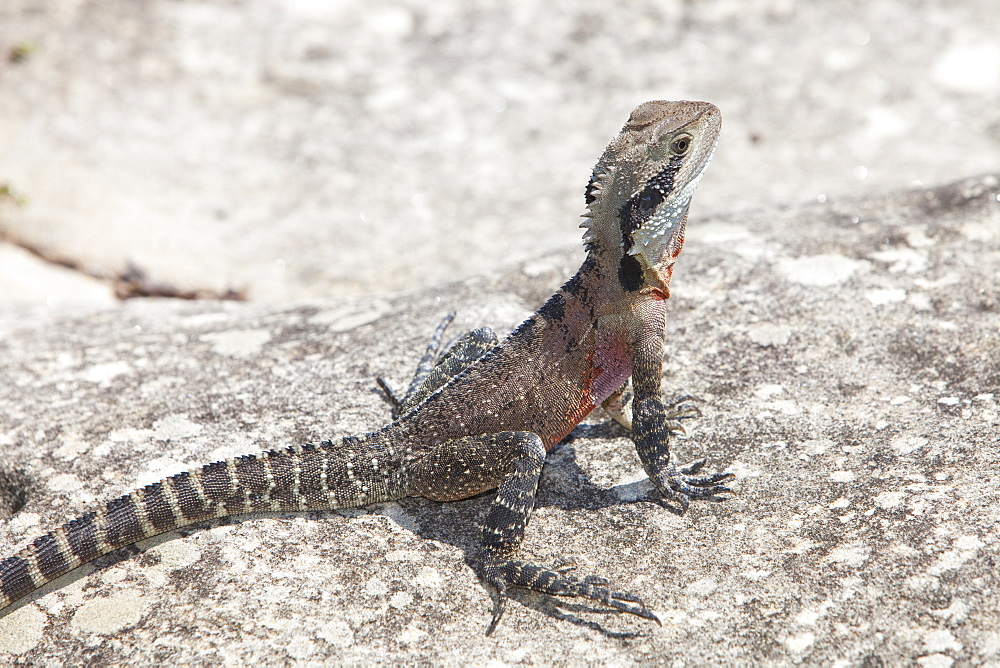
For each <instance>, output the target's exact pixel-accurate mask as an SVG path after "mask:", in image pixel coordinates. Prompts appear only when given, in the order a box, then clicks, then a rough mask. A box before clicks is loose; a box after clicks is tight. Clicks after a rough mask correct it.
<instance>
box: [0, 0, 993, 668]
mask: <svg viewBox="0 0 1000 668" xmlns="http://www.w3.org/2000/svg"><path fill="white" fill-rule="evenodd" d="M994 5H995V3H992V2H989V1H986V0H984V1H982V2H965V1H963V2H949V3H917V2H912V3H910V2H865V3H862V2H858V3H796V2H792V1H790V0H784V1H775V2H722V1H719V2H692V3H667V2H660V3H654V2H633V3H588V2H565V3H558V2H555V3H553V2H547V3H533V2H523V3H504V4H501V3H496V4H488V3H479V4H476V3H457V2H454V3H453V2H438V3H434V4H430V3H417V2H412V3H407V2H364V3H362V2H336V3H326V2H309V1H307V0H298V1H295V2H264V1H263V0H254V1H251V2H243V3H234V2H224V1H221V0H219V1H214V2H200V3H199V2H186V1H169V2H168V1H166V0H149V1H145V2H66V1H58V2H28V1H26V0H6V1H5V2H4V3H3V4H2V5H0V188H2V189H3V190H2V192H5V193H10V194H9V195H0V233H2V234H3V236H4V238H5V239H7V242H6V243H4V242H0V379H3V382H2V383H0V449H2V450H0V452H2V456H0V478H2V484H0V497H2V500H3V502H4V503H3V504H2V505H3V506H6V510H2V509H0V515H2V516H3V518H4V519H6V521H5V522H3V523H2V525H0V554H7V553H9V552H10V551H12V550H15V549H17V548H18V547H20V546H22V545H23V544H25V543H26V542H28V541H30V540H31V538H32V537H33V536H35V535H37V534H38V533H39V532H41V531H43V530H44V529H45V528H47V527H51V526H52V525H53V524H55V523H57V522H61V521H65V520H66V519H68V518H69V517H71V516H73V515H75V514H77V513H78V512H79V511H80V510H82V509H84V507H85V506H86V505H87V504H89V503H95V502H98V501H100V500H103V499H106V498H108V497H109V496H112V495H116V494H120V493H124V492H127V491H129V490H130V489H132V488H134V487H135V486H137V485H141V484H144V483H147V482H151V481H153V480H155V479H157V478H159V477H162V476H164V475H167V474H170V473H173V472H176V471H178V470H181V469H183V468H185V467H189V466H193V465H197V464H200V463H203V462H205V461H208V460H212V459H217V458H220V457H225V456H231V455H235V454H240V453H243V452H246V451H253V450H257V449H261V448H265V447H280V446H284V445H290V444H292V443H296V442H303V441H307V440H316V439H319V438H322V437H325V436H329V435H333V434H343V433H349V432H356V431H361V430H364V429H368V428H371V427H372V426H375V425H377V424H379V423H380V422H381V421H382V420H384V419H385V417H386V413H387V411H386V407H385V406H384V404H383V403H382V402H381V401H380V399H379V397H378V394H377V393H376V392H375V389H374V384H373V382H372V379H373V377H374V376H376V375H385V376H388V377H389V378H391V379H392V380H393V381H394V382H395V383H396V384H402V383H403V382H404V379H405V377H406V374H407V373H408V371H409V370H410V369H411V367H412V365H413V364H414V362H415V359H416V357H417V356H418V351H419V350H420V349H421V347H422V343H423V341H424V339H425V337H426V334H427V332H429V331H430V330H431V329H432V328H433V326H434V324H435V323H436V321H437V320H438V318H439V317H440V316H441V315H442V314H443V313H444V312H445V311H446V310H448V309H450V308H456V309H457V310H458V312H459V318H458V322H457V323H456V327H458V328H470V327H473V326H479V325H481V324H489V325H491V326H493V327H495V328H497V329H498V330H506V329H509V328H510V327H512V326H513V325H515V324H516V323H517V322H518V321H519V320H520V318H522V317H523V316H524V315H525V314H527V313H528V312H530V311H531V310H532V309H534V308H535V307H536V306H537V305H538V304H539V303H540V301H541V300H542V299H544V297H545V296H547V295H548V294H549V293H550V292H551V290H552V289H553V288H554V287H556V286H557V285H558V284H559V283H560V282H561V281H562V280H564V279H565V278H566V277H567V276H568V275H569V274H570V273H571V272H572V271H573V269H574V268H575V266H576V265H577V264H578V263H579V261H580V258H581V256H582V254H581V252H580V250H579V245H578V239H579V232H580V231H579V230H578V229H577V228H576V224H577V220H578V219H577V215H578V214H579V213H580V211H581V210H582V192H583V186H584V184H585V183H586V180H587V177H588V175H589V170H590V168H591V166H592V164H593V162H594V161H595V160H596V158H597V156H598V155H599V153H600V151H601V150H602V149H603V147H604V145H605V143H606V142H607V140H608V139H609V138H610V137H611V136H613V135H614V134H615V132H616V131H617V130H618V128H619V127H620V126H621V124H622V123H623V122H624V120H625V118H626V116H627V114H628V111H629V110H630V109H631V108H632V107H633V106H634V105H635V104H637V103H638V102H640V101H642V100H645V99H650V98H691V99H706V100H710V101H712V102H714V103H716V104H717V105H718V106H719V107H720V108H721V109H722V111H723V116H724V128H723V140H722V143H721V144H720V147H719V150H718V151H717V154H716V159H715V162H714V163H713V165H712V167H711V169H710V170H709V172H708V175H707V176H706V179H705V181H704V182H703V184H702V186H701V188H700V190H699V194H698V195H697V196H696V199H695V202H694V206H693V212H692V215H693V218H692V221H691V225H690V233H689V236H688V244H687V248H686V249H685V252H684V254H683V255H682V256H681V258H680V263H679V264H678V269H677V272H676V274H675V281H674V286H673V298H672V299H671V302H670V314H671V320H670V323H671V325H670V327H671V332H670V336H671V338H670V345H669V349H670V353H669V359H668V364H667V376H666V379H665V388H666V389H667V391H675V390H676V391H686V392H691V393H693V394H696V395H698V396H699V397H700V398H701V401H702V409H703V411H704V413H705V415H704V417H703V419H701V420H700V421H699V423H698V424H697V425H696V429H695V430H694V432H693V434H692V437H691V438H690V439H687V440H683V441H680V442H679V443H678V445H677V447H676V449H675V451H676V455H677V457H678V459H680V460H687V459H693V458H697V457H709V458H710V460H711V462H712V465H713V466H718V467H723V468H726V469H728V470H732V471H734V472H736V473H737V474H738V476H739V477H738V479H737V483H736V488H737V491H738V495H737V496H736V497H735V498H733V499H730V500H728V501H726V502H725V503H721V504H698V505H696V506H694V507H692V509H691V511H690V512H689V513H688V514H687V515H685V516H683V517H678V516H676V515H673V514H671V513H669V512H667V511H665V510H664V509H662V508H660V507H658V506H655V505H653V504H649V503H648V502H644V501H642V500H641V498H642V496H643V494H645V492H646V491H648V485H647V483H646V482H645V481H644V479H643V474H642V471H641V467H639V464H638V461H637V459H636V457H635V455H634V449H633V448H632V446H631V445H630V443H629V441H628V439H627V438H626V437H625V435H624V434H623V433H621V432H620V431H617V430H616V428H614V427H613V426H611V425H609V424H608V423H606V422H604V421H602V419H601V416H595V418H594V419H592V420H591V421H589V422H588V423H587V424H585V425H583V426H582V427H580V428H579V429H578V430H577V431H575V432H574V434H573V436H572V437H571V438H570V440H569V442H568V443H566V444H564V445H561V446H559V447H558V448H557V449H555V450H554V451H553V452H552V454H551V456H550V460H551V461H550V463H549V465H548V466H547V467H546V470H545V473H544V477H543V482H542V492H541V498H540V501H539V508H538V511H537V512H536V516H535V518H534V519H533V521H532V524H531V526H530V530H529V535H528V539H527V543H526V549H527V550H528V552H529V553H530V554H532V555H533V556H535V557H537V558H538V559H540V560H542V561H552V560H555V559H558V558H560V557H562V556H573V557H575V558H576V559H577V560H578V562H579V564H580V569H581V572H584V573H589V572H596V573H600V574H603V575H606V576H608V577H610V578H611V579H612V581H613V582H615V583H616V584H618V585H620V586H622V587H623V588H628V589H635V590H637V591H640V592H641V593H642V594H643V595H644V596H645V597H646V599H647V601H649V602H650V604H651V605H653V607H654V608H655V609H657V610H658V611H659V612H660V613H661V616H662V618H663V620H664V626H663V628H658V627H655V626H651V625H649V624H648V623H646V622H643V621H642V620H636V619H630V618H627V617H622V616H619V615H609V614H603V613H602V611H600V610H599V609H594V608H592V607H589V606H580V605H577V604H574V603H572V602H562V603H560V604H558V605H557V604H556V603H554V602H552V601H549V600H546V599H544V598H542V597H535V596H530V595H523V596H520V597H519V598H518V599H517V601H516V602H515V603H514V604H512V605H511V606H510V609H509V611H508V616H507V618H506V619H505V620H504V623H503V625H502V626H501V628H500V629H499V630H498V633H497V635H496V637H494V638H485V637H483V635H482V632H483V630H484V628H485V624H486V622H487V620H488V614H489V599H488V596H487V594H486V592H485V590H484V589H483V588H482V586H481V585H480V584H479V583H478V581H477V580H476V579H475V577H474V575H473V574H472V572H471V570H470V569H469V568H468V567H467V566H466V565H465V564H464V563H463V561H464V560H465V559H468V558H470V557H472V556H474V553H475V546H476V542H477V530H476V528H475V524H476V522H477V521H478V520H479V519H480V518H481V516H482V513H483V511H484V510H485V507H486V503H487V499H485V498H477V499H472V500H469V501H465V502H461V503H457V504H447V505H439V504H434V503H430V502H426V501H421V500H407V501H404V502H401V503H398V504H385V505H384V506H379V507H376V508H370V509H363V510H358V511H351V512H341V513H328V514H318V515H311V514H290V515H280V516H278V515H276V516H269V517H264V518H259V517H258V518H253V519H246V520H242V521H230V522H222V523H218V525H213V526H212V527H211V528H205V527H200V528H197V529H195V530H193V531H185V532H184V533H185V536H186V537H183V538H182V537H178V536H177V535H176V534H171V535H168V536H166V537H163V538H158V539H154V540H152V541H147V542H145V543H143V544H142V545H141V546H140V547H139V549H138V550H134V551H130V552H125V553H124V554H119V555H113V556H109V557H107V558H105V559H102V560H99V561H98V562H97V564H95V565H94V566H88V567H84V568H82V569H78V571H76V572H74V573H73V574H70V575H68V576H66V577H65V578H63V579H61V580H60V581H59V582H57V583H56V586H52V587H48V588H46V589H44V590H43V592H42V595H41V596H35V597H32V598H29V599H28V600H27V601H26V602H24V603H22V604H21V605H20V606H19V607H17V608H16V609H15V610H13V611H12V612H10V613H9V614H7V615H6V616H4V617H3V618H0V660H2V661H7V662H25V663H59V662H67V661H68V662H75V663H101V664H104V663H114V662H130V663H163V662H167V661H170V662H180V663H183V662H191V663H213V664H217V663H231V664H240V663H248V662H258V663H259V662H265V661H266V662H272V663H273V662H316V663H320V662H354V663H366V662H397V661H408V662H416V661H430V662H445V663H462V662H470V661H488V660H491V661H496V662H503V663H521V662H525V663H527V662H546V663H547V662H557V663H558V662H562V663H583V662H587V663H615V664H623V663H651V662H669V663H671V664H678V665H681V664H719V663H728V664H736V663H748V662H754V663H766V664H785V663H792V662H807V663H823V664H838V665H852V664H866V665H896V664H904V665H905V664H910V663H913V662H916V663H917V664H919V665H924V666H948V665H952V664H958V665H964V664H982V663H988V662H991V661H992V662H994V663H995V662H998V661H1000V631H998V628H1000V627H998V622H1000V618H998V614H997V610H998V609H1000V581H998V576H997V567H996V562H997V530H998V528H1000V512H998V511H997V501H998V498H997V497H998V492H997V488H998V485H997V482H998V476H997V465H998V460H1000V447H998V444H997V442H998V439H1000V433H998V432H1000V413H998V408H997V396H998V393H1000V367H998V364H1000V362H998V360H1000V293H998V287H997V286H998V285H1000V200H998V196H1000V180H998V178H997V177H996V176H983V177H976V176H975V175H977V174H982V173H984V172H996V171H997V170H998V169H1000V165H998V158H1000V151H998V148H1000V104H998V102H1000V100H998V98H1000V42H998V39H997V37H996V35H997V33H998V26H1000V12H998V10H997V9H996V7H995V6H994ZM901 189H912V190H910V191H909V192H905V191H903V190H901ZM26 248H35V249H42V250H44V252H45V253H46V254H48V255H49V256H59V257H64V258H70V259H72V260H73V261H74V262H75V263H78V264H79V265H81V266H82V267H83V268H85V269H86V270H87V271H90V272H91V273H93V274H113V273H116V272H120V271H121V270H122V269H123V268H124V266H125V265H126V263H127V262H133V263H135V264H137V265H138V266H140V267H142V268H143V269H144V270H146V271H147V272H148V273H149V274H150V275H151V276H153V277H154V278H156V279H158V280H161V281H165V282H169V283H172V284H175V285H177V286H178V287H179V288H182V289H196V288H211V289H215V290H222V289H225V288H230V287H233V288H240V289H245V290H246V291H247V294H248V296H249V298H250V300H251V301H250V303H245V304H238V303H219V302H202V303H195V304H189V303H177V302H173V301H170V300H134V301H131V302H128V303H125V304H121V303H118V302H116V301H114V299H113V297H112V296H111V289H110V287H109V286H108V284H107V283H106V282H102V281H99V280H95V279H94V278H91V277H88V276H86V275H85V274H84V273H82V272H79V271H70V270H68V269H65V268H62V267H57V266H53V265H52V264H51V263H46V262H43V261H42V260H40V259H39V258H38V257H37V256H35V255H33V254H31V253H30V252H28V251H27V250H26ZM19 494H20V495H23V498H24V500H25V503H24V505H23V507H19V506H20V504H19V503H17V501H18V499H19V498H20V497H19ZM4 513H6V514H4Z"/></svg>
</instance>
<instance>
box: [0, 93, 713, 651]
mask: <svg viewBox="0 0 1000 668" xmlns="http://www.w3.org/2000/svg"><path fill="white" fill-rule="evenodd" d="M720 128H721V114H720V112H719V110H718V109H717V108H716V107H715V106H714V105H712V104H710V103H707V102H689V101H681V102H666V101H650V102H646V103H643V104H641V105H639V106H638V107H636V108H635V109H634V110H633V111H632V113H631V115H630V117H629V119H628V122H627V123H626V124H625V126H624V127H623V129H622V130H621V132H620V133H619V134H618V135H617V136H616V137H615V138H614V140H613V141H612V142H611V143H610V144H609V145H608V147H607V149H606V150H605V151H604V153H603V154H602V155H601V157H600V159H599V160H598V162H597V164H596V166H595V167H594V169H593V172H592V174H591V178H590V181H589V183H588V184H587V187H586V190H585V200H586V213H584V214H583V216H584V222H583V223H582V224H581V227H582V228H584V230H585V231H584V246H585V251H586V257H585V259H584V261H583V264H582V265H581V267H580V269H579V270H578V271H577V273H576V274H575V275H574V276H573V277H572V278H570V279H569V280H568V281H567V282H566V283H565V284H564V285H562V287H561V288H560V289H559V290H558V291H557V292H556V293H555V294H554V295H552V297H550V298H549V299H548V300H547V301H546V302H545V303H544V305H542V306H541V308H539V309H538V311H536V312H535V313H534V314H533V315H531V316H530V317H529V318H528V319H527V320H525V321H524V322H523V323H522V324H521V325H520V326H518V327H516V328H515V329H514V330H513V331H512V332H511V333H510V334H508V335H507V336H506V337H505V338H504V339H503V340H502V341H501V340H499V339H498V337H497V335H496V334H494V333H493V332H492V330H489V329H488V328H482V329H478V330H475V331H473V332H470V333H469V334H467V335H465V336H464V337H461V338H459V339H458V340H457V341H456V342H455V343H454V344H453V345H451V346H450V347H448V348H447V350H446V351H445V352H443V353H441V351H440V339H441V336H442V333H443V331H444V327H445V326H447V324H448V323H447V320H449V319H450V317H449V318H448V319H446V321H445V322H443V323H442V325H441V326H439V327H438V329H437V331H436V332H435V334H434V336H432V338H431V343H430V344H429V345H428V348H427V352H426V354H425V355H424V357H423V359H422V360H421V362H420V364H419V366H418V368H417V372H416V374H415V376H414V379H413V382H412V383H411V385H410V386H409V388H408V390H407V392H406V393H405V395H404V396H403V397H402V398H396V397H395V396H394V395H392V394H391V391H389V390H388V386H387V385H386V384H385V383H384V381H381V379H380V381H381V384H382V385H383V388H384V389H386V390H387V391H389V396H390V400H391V401H394V402H395V404H396V406H395V410H394V416H395V419H394V420H392V421H391V422H390V423H388V424H387V425H385V426H383V427H382V428H380V429H377V430H375V431H372V432H369V433H365V434H362V435H357V436H344V437H342V438H338V439H334V440H325V441H322V442H319V443H307V444H304V445H293V446H290V447H287V448H282V449H271V450H267V451H263V452H258V453H254V454H246V455H242V456H238V457H235V458H231V459H227V460H224V461H218V462H214V463H209V464H206V465H204V466H201V467H196V468H193V469H191V470H188V471H185V472H182V473H178V474H176V475H172V476H170V477H167V478H165V479H163V480H161V481H159V482H156V483H153V484H150V485H146V486H145V487H142V488H140V489H137V490H135V491H133V492H131V493H129V494H126V495H124V496H120V497H118V498H116V499H113V500H111V501H108V502H106V503H104V504H99V505H97V506H95V507H93V508H92V509H91V510H89V511H88V512H86V513H84V514H82V515H80V516H78V517H76V518H75V519H73V520H71V521H69V522H67V523H65V524H63V525H62V526H59V527H58V528H56V529H54V530H53V531H50V532H49V533H46V534H44V535H42V536H39V537H38V538H36V539H35V540H34V541H33V542H31V543H30V544H29V545H28V546H27V547H25V548H24V549H22V550H21V551H20V552H18V553H17V554H16V555H14V556H10V557H7V558H6V559H4V560H3V561H2V562H0V615H2V614H3V612H2V610H3V609H4V608H9V607H10V606H11V604H12V603H14V602H15V601H17V600H19V599H21V598H23V597H25V596H27V595H28V594H30V593H32V592H34V591H35V590H37V589H39V588H40V587H42V586H44V585H45V584H46V583H49V582H51V581H52V580H54V579H56V578H57V577H59V576H61V575H63V574H64V573H67V572H69V571H71V570H73V569H74V568H77V567H79V566H80V565H82V564H84V563H87V562H89V561H91V560H93V559H95V558H97V557H99V556H101V555H104V554H107V553H109V552H112V551H114V550H117V549H119V548H122V547H125V546H128V545H132V544H134V543H136V542H138V541H140V540H143V539H146V538H149V537H152V536H155V535H158V534H161V533H164V532H167V531H171V530H174V529H178V528H181V527H184V526H187V525H190V524H193V523H196V522H203V521H205V520H210V519H217V518H223V517H229V516H232V515H240V514H246V513H253V512H261V511H315V510H330V509H339V508H349V507H357V506H364V505H368V504H372V503H376V502H384V501H390V500H397V499H401V498H404V497H410V496H421V497H426V498H428V499H431V500H434V501H441V502H445V501H454V500H459V499H465V498H469V497H472V496H475V495H478V494H481V493H484V492H486V491H489V490H492V489H496V495H495V497H494V498H493V500H492V501H491V502H490V504H489V507H488V509H487V511H486V515H485V519H484V521H483V522H482V534H481V535H482V542H481V549H480V554H479V559H478V563H477V564H476V565H475V566H474V567H475V568H476V569H477V571H478V572H477V575H478V576H479V577H480V579H481V580H482V581H483V583H484V584H485V585H486V587H487V589H488V590H489V591H490V593H491V596H492V598H493V609H492V617H491V619H490V622H489V625H488V627H487V631H486V633H487V635H489V634H491V633H493V631H494V630H495V629H496V628H497V624H498V623H499V621H500V619H501V617H502V615H503V613H504V610H505V608H506V601H507V598H508V592H509V590H510V589H511V588H522V589H527V590H533V591H536V592H541V593H543V594H546V595H550V596H562V597H575V598H578V599H584V600H588V601H591V602H593V603H594V604H598V605H604V606H607V607H610V608H613V609H616V610H618V611H622V612H625V613H631V614H633V615H636V616H638V617H641V618H645V619H648V620H651V621H654V622H657V623H660V620H659V619H658V618H657V616H656V615H655V614H654V612H653V611H652V610H650V609H649V607H647V605H646V604H645V603H644V602H643V600H642V598H640V597H639V596H638V595H636V594H633V593H630V592H622V591H616V590H614V589H612V588H610V586H609V582H608V580H607V579H605V578H603V577H598V576H587V577H582V578H581V577H577V576H576V575H574V574H572V573H571V572H570V571H571V570H572V566H571V565H570V564H568V563H560V564H557V565H554V566H551V567H546V566H543V565H540V564H537V563H534V562H532V561H530V560H527V559H523V558H521V555H520V552H521V543H522V541H523V538H524V533H525V528H526V526H527V524H528V521H529V518H530V516H531V513H532V510H533V508H534V505H535V498H536V494H537V489H538V483H539V477H540V474H541V471H542V466H543V464H544V462H545V458H546V454H547V452H548V451H549V450H550V449H552V448H553V447H554V446H555V445H556V444H557V443H559V442H560V441H561V440H562V439H563V438H564V437H566V436H567V435H568V434H569V433H570V431H572V430H573V429H574V428H575V427H576V425H577V424H579V423H580V421H581V420H583V419H584V417H586V416H587V415H588V414H589V413H590V412H591V411H592V410H594V409H595V408H596V407H597V406H599V405H602V406H604V407H605V408H607V409H608V410H609V413H610V414H611V415H612V416H613V417H615V419H617V420H618V421H619V422H621V423H622V424H623V425H624V426H626V427H629V428H630V435H631V438H632V440H633V441H634V444H635V447H636V451H637V453H638V456H639V459H640V461H641V463H642V466H643V468H644V470H645V472H646V473H647V475H648V476H649V478H650V480H651V481H652V483H653V487H654V500H655V501H657V502H659V503H661V504H665V505H667V504H677V505H679V506H680V512H684V511H686V510H687V507H688V504H689V502H690V500H692V499H712V500H718V499H719V498H720V495H723V494H724V493H726V492H730V491H731V490H729V489H728V488H727V487H725V486H723V485H722V484H720V483H722V482H723V481H725V480H726V479H728V478H730V477H731V474H729V473H714V474H708V475H698V474H699V471H700V469H701V467H702V466H703V464H704V461H699V462H696V463H694V464H691V465H689V466H687V467H678V466H676V465H675V464H673V463H672V462H671V458H670V451H669V438H670V436H671V435H672V433H673V432H674V431H676V430H678V426H679V424H680V423H679V422H678V420H680V419H683V418H684V417H689V416H690V410H691V408H690V406H688V407H687V408H685V407H684V406H681V405H680V404H679V403H678V402H674V403H667V402H665V401H664V399H663V397H662V395H661V388H660V386H661V375H662V366H663V359H664V347H665V338H666V334H665V328H666V309H665V303H664V302H665V300H666V299H667V298H668V297H669V296H670V290H669V285H670V279H671V275H672V273H673V266H674V263H675V260H676V258H677V255H678V254H679V253H680V251H681V247H682V246H683V243H684V235H685V231H686V224H687V215H688V208H689V204H690V201H691V197H692V194H693V192H694V190H695V188H696V186H697V185H698V183H699V181H700V180H701V178H702V176H703V174H704V173H705V169H706V168H707V166H708V164H709V162H710V160H711V158H712V155H713V153H714V151H715V146H716V143H717V140H718V136H719V130H720ZM628 395H631V396H630V397H628V398H629V399H630V406H628V407H630V409H631V410H630V411H628V410H627V405H626V403H625V400H626V397H627V396H628ZM628 413H630V415H629V414H628Z"/></svg>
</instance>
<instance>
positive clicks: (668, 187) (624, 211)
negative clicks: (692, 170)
mask: <svg viewBox="0 0 1000 668" xmlns="http://www.w3.org/2000/svg"><path fill="white" fill-rule="evenodd" d="M683 162H684V156H682V155H675V156H674V157H672V158H671V159H670V162H668V163H667V166H666V167H664V168H663V169H661V170H660V171H659V172H658V173H657V174H655V175H654V176H653V177H652V178H651V179H649V180H648V181H647V182H646V187H645V188H643V189H642V190H640V191H639V192H638V193H637V194H636V195H634V196H633V197H632V198H631V199H629V200H628V201H627V202H625V203H624V204H622V206H621V208H620V209H618V225H619V227H621V232H622V259H621V261H620V262H619V263H618V280H619V281H620V282H621V284H622V287H623V288H625V290H626V291H627V292H635V291H636V290H638V289H639V288H640V287H642V266H641V265H640V264H639V260H637V259H636V258H635V256H634V255H629V251H630V250H632V246H634V245H635V241H634V240H633V238H632V235H633V234H635V231H636V230H638V229H639V228H640V227H642V224H643V223H645V222H646V221H647V220H649V217H650V216H652V215H653V212H655V211H656V209H657V207H659V206H660V203H661V202H663V200H665V199H666V198H667V197H669V196H670V193H671V192H672V191H673V189H674V178H675V177H676V176H677V172H679V171H680V169H681V164H682V163H683Z"/></svg>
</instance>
